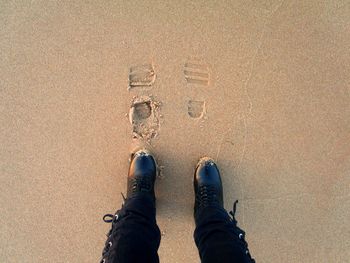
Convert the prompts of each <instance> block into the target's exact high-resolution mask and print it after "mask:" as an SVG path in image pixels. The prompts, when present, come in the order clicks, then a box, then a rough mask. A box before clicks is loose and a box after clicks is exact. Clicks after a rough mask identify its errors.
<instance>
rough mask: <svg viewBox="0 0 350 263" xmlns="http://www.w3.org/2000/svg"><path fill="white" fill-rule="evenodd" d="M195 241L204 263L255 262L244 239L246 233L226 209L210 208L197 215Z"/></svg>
mask: <svg viewBox="0 0 350 263" xmlns="http://www.w3.org/2000/svg"><path fill="white" fill-rule="evenodd" d="M195 222H196V229H195V232H194V239H195V242H196V245H197V247H198V251H199V256H200V258H201V261H202V263H214V262H221V263H226V262H230V263H251V262H255V261H254V260H253V259H252V258H251V256H250V253H249V250H248V244H247V242H246V241H245V239H244V235H245V233H244V231H243V230H241V229H240V228H238V227H237V221H236V220H235V219H234V217H233V218H231V217H230V216H229V215H228V213H227V212H226V210H225V209H223V208H222V207H219V206H209V207H205V208H204V209H202V210H200V211H198V212H197V213H196V215H195Z"/></svg>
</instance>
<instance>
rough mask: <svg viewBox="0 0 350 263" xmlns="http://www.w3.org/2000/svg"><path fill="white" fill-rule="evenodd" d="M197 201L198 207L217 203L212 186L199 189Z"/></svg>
mask: <svg viewBox="0 0 350 263" xmlns="http://www.w3.org/2000/svg"><path fill="white" fill-rule="evenodd" d="M197 200H198V201H199V206H208V205H211V204H215V203H218V196H217V189H216V187H215V186H212V185H203V186H200V187H199V190H198V196H197Z"/></svg>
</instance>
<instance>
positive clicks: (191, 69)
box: [184, 59, 210, 86]
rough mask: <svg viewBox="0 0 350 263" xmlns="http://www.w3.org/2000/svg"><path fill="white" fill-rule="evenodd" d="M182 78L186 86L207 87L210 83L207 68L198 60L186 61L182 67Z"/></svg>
mask: <svg viewBox="0 0 350 263" xmlns="http://www.w3.org/2000/svg"><path fill="white" fill-rule="evenodd" d="M184 76H185V79H186V81H187V83H188V84H195V85H200V86H208V85H209V82H210V71H209V66H208V65H207V64H206V63H204V62H203V61H201V60H199V59H188V60H187V62H186V63H185V65H184Z"/></svg>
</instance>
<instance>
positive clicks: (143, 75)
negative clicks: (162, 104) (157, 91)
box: [128, 64, 156, 90]
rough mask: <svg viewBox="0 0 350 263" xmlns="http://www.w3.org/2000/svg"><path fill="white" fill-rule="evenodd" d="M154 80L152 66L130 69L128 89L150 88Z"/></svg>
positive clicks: (154, 75)
mask: <svg viewBox="0 0 350 263" xmlns="http://www.w3.org/2000/svg"><path fill="white" fill-rule="evenodd" d="M155 79H156V74H155V71H154V66H153V64H142V65H136V66H132V67H130V70H129V87H128V89H129V90H130V89H133V88H135V87H151V86H152V84H153V83H154V81H155Z"/></svg>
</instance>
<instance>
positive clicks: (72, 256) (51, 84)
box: [0, 1, 350, 263]
mask: <svg viewBox="0 0 350 263" xmlns="http://www.w3.org/2000/svg"><path fill="white" fill-rule="evenodd" d="M0 21H1V23H0V24H1V26H0V36H1V37H0V54H1V55H0V56H1V61H0V91H1V97H0V98H1V115H0V120H1V133H0V134H1V137H0V138H1V150H0V160H1V166H0V167H1V173H0V179H1V184H0V185H1V186H0V202H1V203H0V204H1V206H0V207H1V210H0V213H1V217H0V218H1V219H0V220H1V221H0V226H1V227H0V232H1V233H2V234H1V237H0V244H1V250H0V251H1V252H0V261H1V262H39V261H40V262H98V260H99V259H100V256H101V252H102V248H103V245H104V241H105V238H106V237H105V234H106V233H107V231H108V230H109V228H110V226H109V225H108V224H105V223H103V222H102V216H103V215H104V214H105V213H113V212H114V211H116V210H117V209H118V208H119V207H120V204H121V202H122V197H121V195H120V193H121V192H125V190H126V173H127V169H128V159H129V155H130V151H131V150H132V149H133V148H134V147H135V145H138V143H137V142H139V141H142V142H143V144H146V145H147V146H148V148H149V149H150V150H151V151H153V152H154V153H155V154H156V156H157V162H158V165H159V166H160V169H161V173H160V175H159V177H158V180H157V184H156V192H157V193H156V194H157V220H158V224H159V226H160V229H161V232H162V243H161V246H160V249H159V255H160V259H161V261H162V262H198V261H199V258H198V253H197V250H196V248H195V245H194V242H193V237H192V234H193V230H194V222H193V217H192V214H193V189H192V176H193V172H194V166H195V164H196V162H197V161H198V160H199V158H200V157H202V156H211V157H212V158H214V159H215V160H216V161H217V163H218V165H219V167H220V169H221V173H222V177H223V183H224V192H225V207H226V208H227V209H228V210H230V209H232V204H233V202H234V201H235V200H236V199H239V205H238V210H237V219H238V222H239V226H240V227H241V228H243V229H244V230H245V231H246V232H247V235H246V237H247V241H248V243H249V247H250V251H251V253H252V255H253V256H254V257H255V259H256V260H257V262H288V263H289V262H315V263H316V262H317V263H319V262H339V263H343V262H347V261H348V260H349V258H350V242H349V240H350V224H349V220H350V213H349V211H350V198H349V193H350V90H349V89H350V48H349V46H350V35H349V32H350V4H349V3H348V2H346V1H326V2H319V1H306V2H305V1H265V2H263V1H248V2H247V1H215V2H214V1H207V2H200V1H190V2H189V1H138V2H137V3H136V2H130V1H104V3H102V2H101V3H96V2H89V3H88V2H85V1H76V2H74V3H73V2H50V3H48V2H46V1H26V2H24V3H23V2H20V1H13V2H11V3H9V2H8V1H1V3H0Z"/></svg>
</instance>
